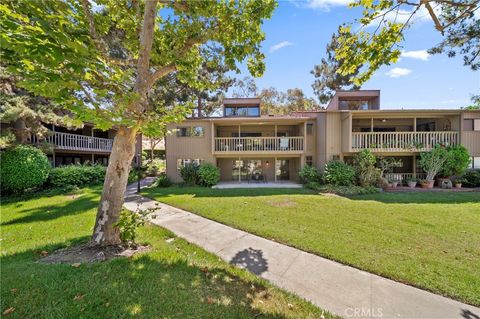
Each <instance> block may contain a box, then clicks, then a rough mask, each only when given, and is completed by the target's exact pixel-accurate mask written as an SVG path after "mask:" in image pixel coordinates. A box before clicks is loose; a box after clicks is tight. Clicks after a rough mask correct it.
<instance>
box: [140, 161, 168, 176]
mask: <svg viewBox="0 0 480 319" xmlns="http://www.w3.org/2000/svg"><path fill="white" fill-rule="evenodd" d="M163 171H165V161H164V160H161V159H157V158H156V159H154V160H153V161H148V162H147V164H146V165H145V173H146V175H147V176H157V175H159V174H160V173H162V172H163Z"/></svg>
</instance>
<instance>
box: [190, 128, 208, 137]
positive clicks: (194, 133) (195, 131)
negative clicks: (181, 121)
mask: <svg viewBox="0 0 480 319" xmlns="http://www.w3.org/2000/svg"><path fill="white" fill-rule="evenodd" d="M192 136H198V137H200V136H205V128H204V127H203V126H194V127H192Z"/></svg>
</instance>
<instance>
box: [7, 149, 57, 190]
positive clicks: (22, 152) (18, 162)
mask: <svg viewBox="0 0 480 319" xmlns="http://www.w3.org/2000/svg"><path fill="white" fill-rule="evenodd" d="M50 170H51V168H50V163H49V162H48V158H47V156H46V155H45V154H44V153H42V151H40V150H39V149H37V148H35V147H32V146H26V145H18V146H16V147H14V148H12V149H9V150H7V151H5V152H3V153H2V154H1V155H0V176H1V179H2V183H1V189H2V191H5V192H11V193H20V192H23V191H25V190H27V189H29V188H33V187H39V186H41V185H43V183H45V181H46V180H47V178H48V175H49V173H50Z"/></svg>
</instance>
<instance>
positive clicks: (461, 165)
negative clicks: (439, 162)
mask: <svg viewBox="0 0 480 319" xmlns="http://www.w3.org/2000/svg"><path fill="white" fill-rule="evenodd" d="M447 152H448V154H447V159H446V161H445V163H444V164H443V166H442V169H441V171H440V174H442V176H445V177H450V176H452V175H457V176H458V175H462V174H463V173H464V172H465V171H466V170H467V168H468V166H469V165H470V160H471V157H470V154H469V153H468V150H467V149H466V148H465V146H463V145H457V146H450V147H447Z"/></svg>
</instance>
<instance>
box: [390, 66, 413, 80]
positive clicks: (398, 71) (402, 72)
mask: <svg viewBox="0 0 480 319" xmlns="http://www.w3.org/2000/svg"><path fill="white" fill-rule="evenodd" d="M410 73H412V70H410V69H405V68H393V69H391V70H390V71H388V72H386V73H385V75H386V76H389V77H391V78H399V77H402V76H407V75H409V74H410Z"/></svg>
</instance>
